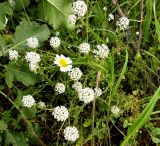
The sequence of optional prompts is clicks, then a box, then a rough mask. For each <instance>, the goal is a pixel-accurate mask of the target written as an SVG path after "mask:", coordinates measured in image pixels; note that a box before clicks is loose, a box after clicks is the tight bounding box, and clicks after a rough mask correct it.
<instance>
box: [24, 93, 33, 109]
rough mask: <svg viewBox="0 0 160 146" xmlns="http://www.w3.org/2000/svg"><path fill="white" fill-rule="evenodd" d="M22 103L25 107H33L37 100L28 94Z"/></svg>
mask: <svg viewBox="0 0 160 146" xmlns="http://www.w3.org/2000/svg"><path fill="white" fill-rule="evenodd" d="M22 103H23V106H25V107H32V106H33V105H35V100H34V98H33V96H32V95H26V96H23V99H22Z"/></svg>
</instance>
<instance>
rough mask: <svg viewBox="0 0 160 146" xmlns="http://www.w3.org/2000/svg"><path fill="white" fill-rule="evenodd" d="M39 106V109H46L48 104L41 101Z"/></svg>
mask: <svg viewBox="0 0 160 146" xmlns="http://www.w3.org/2000/svg"><path fill="white" fill-rule="evenodd" d="M37 105H38V107H39V108H40V109H45V108H46V104H45V102H43V101H39V102H38V103H37Z"/></svg>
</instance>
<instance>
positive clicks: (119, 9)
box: [112, 0, 125, 17]
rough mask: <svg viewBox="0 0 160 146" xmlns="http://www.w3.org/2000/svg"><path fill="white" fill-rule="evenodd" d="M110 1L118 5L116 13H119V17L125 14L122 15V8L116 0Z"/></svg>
mask: <svg viewBox="0 0 160 146" xmlns="http://www.w3.org/2000/svg"><path fill="white" fill-rule="evenodd" d="M112 3H113V4H114V5H118V13H119V15H120V16H121V17H124V16H125V15H124V13H123V11H122V9H121V8H120V7H119V4H118V2H117V0H112Z"/></svg>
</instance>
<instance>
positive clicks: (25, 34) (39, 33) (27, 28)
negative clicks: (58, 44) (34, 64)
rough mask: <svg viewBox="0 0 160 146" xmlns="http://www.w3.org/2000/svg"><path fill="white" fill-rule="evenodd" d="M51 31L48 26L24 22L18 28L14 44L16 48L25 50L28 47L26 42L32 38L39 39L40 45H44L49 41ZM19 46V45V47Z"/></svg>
mask: <svg viewBox="0 0 160 146" xmlns="http://www.w3.org/2000/svg"><path fill="white" fill-rule="evenodd" d="M49 35H50V31H49V29H48V27H47V25H42V26H41V25H39V24H38V23H36V22H28V21H22V22H21V23H20V25H19V26H17V27H16V30H15V34H14V38H13V43H14V45H16V46H17V47H16V48H21V49H23V48H24V47H26V40H27V39H28V38H30V37H37V38H38V41H39V43H43V42H44V41H46V40H48V38H49ZM17 44H18V45H17Z"/></svg>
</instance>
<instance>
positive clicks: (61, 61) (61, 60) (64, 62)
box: [58, 58, 68, 67]
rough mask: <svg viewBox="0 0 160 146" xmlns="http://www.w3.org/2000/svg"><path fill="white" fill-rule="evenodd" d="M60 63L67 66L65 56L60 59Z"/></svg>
mask: <svg viewBox="0 0 160 146" xmlns="http://www.w3.org/2000/svg"><path fill="white" fill-rule="evenodd" d="M58 63H59V64H60V65H61V66H62V67H66V66H67V65H68V62H67V60H65V59H64V58H61V59H59V61H58Z"/></svg>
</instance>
